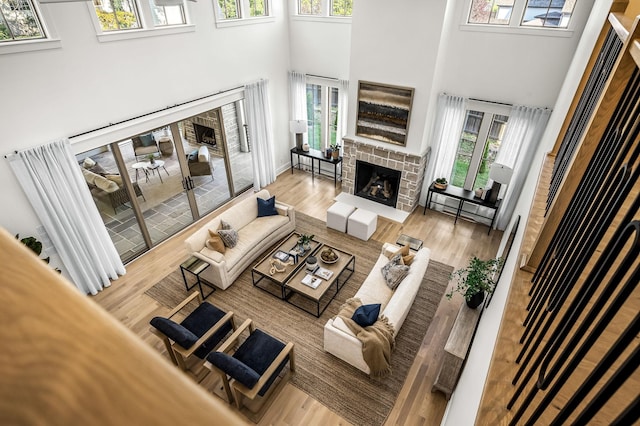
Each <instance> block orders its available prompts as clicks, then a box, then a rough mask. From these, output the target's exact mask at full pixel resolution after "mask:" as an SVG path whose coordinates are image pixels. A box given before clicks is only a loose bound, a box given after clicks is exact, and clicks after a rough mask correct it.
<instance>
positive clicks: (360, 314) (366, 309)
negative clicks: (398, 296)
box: [351, 303, 380, 327]
mask: <svg viewBox="0 0 640 426" xmlns="http://www.w3.org/2000/svg"><path fill="white" fill-rule="evenodd" d="M379 315H380V304H379V303H376V304H374V305H362V306H360V307H359V308H358V309H356V311H355V312H354V313H353V316H352V317H351V319H352V320H354V321H355V322H356V324H358V325H359V326H360V327H367V326H370V325H372V324H373V323H375V322H376V321H377V320H378V316H379Z"/></svg>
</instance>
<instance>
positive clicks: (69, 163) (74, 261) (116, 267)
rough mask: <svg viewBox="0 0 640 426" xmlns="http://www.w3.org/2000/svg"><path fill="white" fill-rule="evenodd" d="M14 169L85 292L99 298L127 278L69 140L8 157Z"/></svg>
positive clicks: (51, 237)
mask: <svg viewBox="0 0 640 426" xmlns="http://www.w3.org/2000/svg"><path fill="white" fill-rule="evenodd" d="M8 158H9V162H10V164H11V168H12V169H13V172H14V173H15V175H16V177H17V179H18V181H19V182H20V185H21V186H22V189H23V190H24V192H25V194H26V195H27V198H28V199H29V201H30V202H31V205H32V206H33V209H34V210H35V212H36V214H37V215H38V218H39V219H40V221H41V222H42V225H43V226H44V228H45V230H46V232H47V234H48V235H49V238H50V239H51V242H52V243H53V245H54V247H55V249H56V250H57V252H58V254H59V256H60V259H61V260H62V262H63V263H64V266H63V268H64V270H65V273H67V274H69V276H70V278H71V280H72V281H73V283H74V284H75V285H76V287H78V289H80V290H81V291H82V292H84V293H85V294H88V293H90V294H97V293H98V291H100V290H102V288H104V287H108V286H109V285H111V283H110V281H109V280H110V279H117V278H118V276H119V275H124V273H125V268H124V265H123V264H122V261H121V260H120V256H119V255H118V251H117V250H116V248H115V246H114V245H113V242H112V241H111V238H110V237H109V234H108V233H107V229H106V228H105V226H104V223H103V222H102V219H101V218H100V214H99V212H98V209H97V208H96V205H95V203H94V201H93V198H92V197H91V194H90V192H89V187H88V186H87V183H86V182H85V179H84V177H83V176H82V172H81V170H80V167H79V166H78V162H77V161H76V158H75V156H74V155H73V153H72V152H71V147H70V144H69V141H68V140H66V139H65V140H59V141H55V142H52V143H50V144H47V145H43V146H39V147H37V148H32V149H28V150H24V151H21V152H19V153H17V154H15V155H10V156H8Z"/></svg>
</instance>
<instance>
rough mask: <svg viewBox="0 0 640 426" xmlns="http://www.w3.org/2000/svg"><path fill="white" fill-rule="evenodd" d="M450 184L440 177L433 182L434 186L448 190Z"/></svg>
mask: <svg viewBox="0 0 640 426" xmlns="http://www.w3.org/2000/svg"><path fill="white" fill-rule="evenodd" d="M448 184H449V182H447V179H446V178H443V177H439V178H437V179H436V180H435V181H433V186H435V187H436V188H438V189H446V188H447V185H448Z"/></svg>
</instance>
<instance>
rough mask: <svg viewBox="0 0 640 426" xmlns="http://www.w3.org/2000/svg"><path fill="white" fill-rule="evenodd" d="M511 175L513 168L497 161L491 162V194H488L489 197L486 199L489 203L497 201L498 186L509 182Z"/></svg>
mask: <svg viewBox="0 0 640 426" xmlns="http://www.w3.org/2000/svg"><path fill="white" fill-rule="evenodd" d="M512 175H513V169H512V168H511V167H507V166H505V165H504V164H498V163H493V164H492V165H491V169H490V170H489V179H491V180H493V185H492V186H491V194H489V199H488V200H487V201H488V202H489V203H491V204H495V203H496V201H498V194H499V193H500V187H501V186H502V185H507V184H509V182H510V181H511V176H512Z"/></svg>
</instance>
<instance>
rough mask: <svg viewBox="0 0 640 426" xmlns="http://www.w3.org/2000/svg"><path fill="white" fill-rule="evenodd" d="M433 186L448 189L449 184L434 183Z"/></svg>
mask: <svg viewBox="0 0 640 426" xmlns="http://www.w3.org/2000/svg"><path fill="white" fill-rule="evenodd" d="M433 187H434V188H436V189H447V184H446V183H434V184H433Z"/></svg>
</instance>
